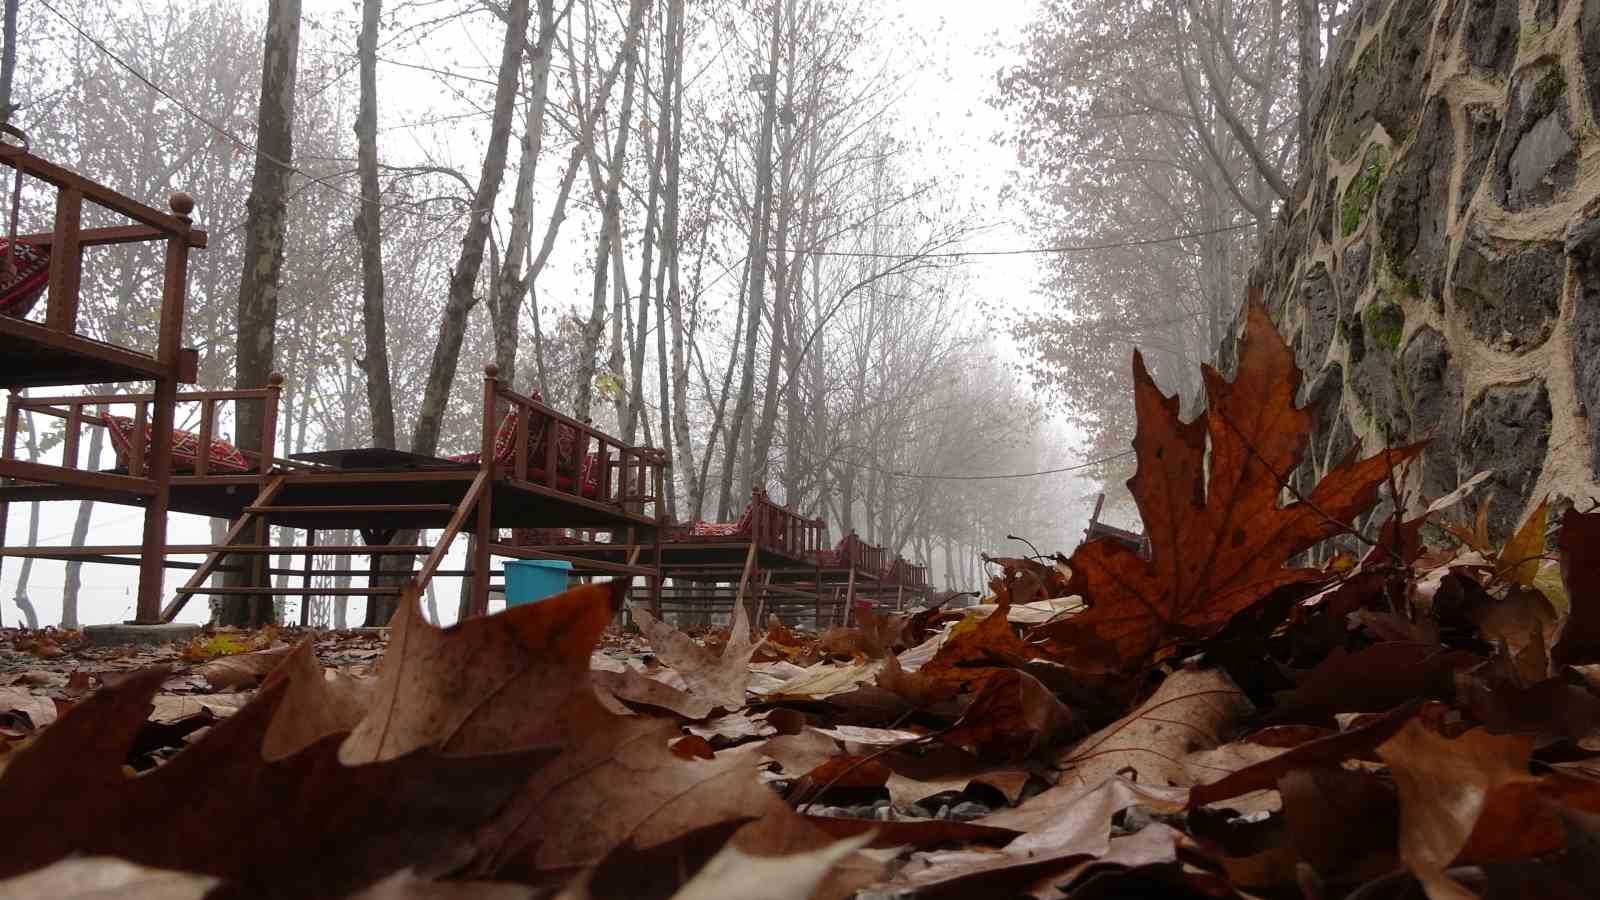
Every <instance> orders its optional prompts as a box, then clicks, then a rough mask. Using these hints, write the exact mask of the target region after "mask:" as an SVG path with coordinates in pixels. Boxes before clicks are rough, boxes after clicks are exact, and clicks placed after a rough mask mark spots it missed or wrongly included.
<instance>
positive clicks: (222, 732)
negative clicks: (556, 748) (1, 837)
mask: <svg viewBox="0 0 1600 900" xmlns="http://www.w3.org/2000/svg"><path fill="white" fill-rule="evenodd" d="M166 675H167V673H166V672H165V671H164V670H160V669H155V670H149V671H146V672H142V673H139V674H137V675H134V676H132V677H130V678H127V679H125V680H123V681H120V682H119V683H118V684H117V685H116V686H114V687H106V688H103V689H101V690H100V691H97V692H96V693H94V694H92V695H90V696H89V697H88V698H87V699H85V700H84V701H83V702H82V703H79V704H78V705H77V706H76V707H74V708H73V709H72V710H71V711H70V712H69V713H67V714H66V715H64V716H62V718H61V719H60V720H59V721H57V722H56V723H55V724H54V725H52V726H51V727H50V728H48V729H46V730H45V731H44V732H42V733H41V734H40V735H39V738H38V739H37V740H36V741H35V742H34V743H33V744H32V746H30V747H29V748H27V749H25V750H23V751H19V752H18V753H17V754H16V757H17V758H16V759H15V760H14V761H12V763H11V764H10V766H8V767H7V769H6V771H5V774H4V775H3V776H0V829H4V831H5V832H6V835H7V838H6V841H7V845H6V850H7V852H6V853H5V854H4V857H3V859H0V878H4V877H10V876H14V875H17V874H19V873H21V872H24V871H27V870H29V869H32V868H37V867H39V866H43V865H48V864H50V863H52V862H55V861H57V860H60V859H64V858H66V857H68V856H70V855H74V854H90V855H94V854H103V855H112V856H117V857H120V858H123V859H126V860H128V861H130V862H134V863H137V864H139V865H143V866H150V867H154V868H162V869H173V870H181V871H188V872H197V873H200V874H204V875H211V876H215V877H218V878H221V879H223V880H224V881H225V882H226V885H225V886H224V887H223V888H220V889H219V892H220V893H213V894H212V895H210V896H223V895H226V896H251V897H269V896H313V895H315V896H337V895H340V894H343V893H346V892H348V891H350V890H353V889H356V888H359V887H361V886H362V885H364V884H366V883H369V882H371V881H374V880H376V879H378V878H381V877H383V876H384V875H387V874H389V873H390V872H393V871H396V870H398V869H401V868H404V867H406V866H416V867H418V868H423V869H431V870H434V871H437V870H441V869H448V868H452V867H454V866H455V865H457V864H459V863H460V862H461V860H462V858H463V857H462V854H463V853H464V852H466V851H469V850H470V847H471V841H470V836H471V834H472V833H473V832H474V831H475V830H476V829H477V828H478V827H479V826H480V825H482V823H484V822H485V821H487V820H489V819H490V818H491V817H492V816H493V815H494V814H495V813H496V812H497V811H498V810H500V809H501V808H502V807H503V806H504V805H505V803H506V801H507V800H508V799H509V798H510V797H512V796H513V795H514V794H515V793H516V791H517V789H518V787H519V786H520V785H521V784H523V783H524V782H525V781H526V779H527V777H528V774H529V772H530V771H532V770H534V769H536V768H537V767H538V765H539V764H540V762H541V761H543V760H544V759H547V758H548V757H549V756H550V751H548V750H545V749H542V748H534V749H526V750H521V751H519V752H514V753H503V754H491V755H478V756H460V757H449V756H444V755H441V754H439V753H438V752H437V751H435V750H432V749H427V748H424V749H419V750H416V751H414V752H411V753H407V754H404V755H400V756H396V757H394V758H392V759H389V760H387V761H385V762H382V763H377V764H372V765H362V766H345V765H343V764H341V763H340V762H339V760H338V746H339V742H340V741H341V740H343V735H333V736H330V737H327V738H324V739H323V740H320V741H318V742H316V743H314V744H312V745H310V746H308V747H306V748H305V749H304V750H302V751H300V752H299V753H296V754H295V755H293V756H290V757H288V758H286V759H283V760H279V761H277V762H266V761H264V760H263V759H262V756H261V745H262V740H263V737H264V736H265V734H266V732H267V729H268V726H269V724H270V723H271V721H272V719H273V716H274V715H275V714H276V712H277V710H278V708H279V705H280V704H281V703H282V701H283V699H284V687H283V686H282V685H278V686H274V687H272V688H269V689H266V690H263V691H262V692H261V693H260V694H258V695H257V697H256V699H255V700H254V701H253V702H251V703H250V704H249V705H247V706H245V707H244V708H243V709H241V710H240V711H239V712H238V713H236V714H234V715H233V716H230V717H228V718H227V719H224V720H223V721H222V722H220V723H219V724H218V725H216V726H215V727H213V728H212V729H211V730H210V732H208V733H207V734H206V736H205V737H204V738H202V739H201V740H199V741H198V742H197V743H195V744H194V745H193V746H191V747H189V748H188V749H186V750H184V751H183V752H181V753H179V754H178V755H177V756H175V757H174V758H173V759H172V760H171V761H170V762H168V763H167V764H165V765H163V766H161V767H160V768H158V769H156V770H155V771H154V772H151V773H149V774H146V775H142V776H138V777H129V776H128V775H126V774H125V773H124V769H123V765H122V762H123V760H124V759H125V758H126V756H127V752H128V747H129V745H130V744H131V743H132V741H133V739H134V737H135V735H136V734H137V733H138V731H139V728H140V726H141V725H142V724H143V723H144V720H145V716H146V714H147V713H148V712H149V709H150V698H151V697H152V696H153V695H154V694H155V692H156V691H157V690H158V689H159V688H160V686H161V683H162V681H164V680H165V678H166ZM332 846H337V847H338V852H337V853H327V852H325V851H326V849H327V848H328V847H332ZM286 860H296V861H307V860H316V862H315V864H292V865H286V864H285V861H286Z"/></svg>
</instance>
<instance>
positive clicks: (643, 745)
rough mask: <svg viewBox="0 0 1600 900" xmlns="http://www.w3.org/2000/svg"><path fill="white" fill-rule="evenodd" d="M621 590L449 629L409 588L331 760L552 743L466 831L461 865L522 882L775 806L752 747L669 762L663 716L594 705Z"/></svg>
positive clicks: (608, 588) (587, 589) (590, 589)
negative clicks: (498, 805) (473, 836)
mask: <svg viewBox="0 0 1600 900" xmlns="http://www.w3.org/2000/svg"><path fill="white" fill-rule="evenodd" d="M626 591H627V581H626V580H623V579H619V580H617V581H613V582H610V583H607V584H596V585H585V586H582V587H578V588H574V589H572V590H569V591H566V592H564V593H562V594H558V595H556V596H554V597H551V598H549V599H546V600H543V601H541V602H539V603H535V604H529V605H525V606H518V607H513V608H511V609H508V610H506V611H505V612H502V613H498V614H496V615H493V616H485V617H480V618H473V619H468V620H466V621H464V622H461V623H459V624H457V625H454V626H452V627H450V628H438V627H436V626H434V625H431V624H429V623H428V622H427V620H426V619H425V618H424V617H423V616H422V615H421V606H420V603H419V602H418V598H417V597H415V596H411V597H407V598H404V600H403V602H402V605H401V607H400V609H399V611H398V612H397V613H396V615H395V619H394V620H392V622H391V626H390V627H391V631H390V639H389V649H388V652H387V653H386V654H385V656H384V658H383V659H382V661H381V662H380V663H379V667H378V683H377V686H376V688H375V689H374V698H373V702H372V707H371V709H370V711H369V712H368V713H367V715H366V717H365V718H363V719H362V721H361V723H360V724H359V725H357V727H356V729H355V730H354V731H353V732H352V733H351V735H350V737H349V739H348V740H347V741H346V742H345V745H344V747H343V748H342V751H341V753H342V758H344V759H346V760H362V759H387V758H390V757H392V756H394V755H395V754H398V753H403V752H406V751H407V750H408V749H410V748H412V747H417V746H424V745H438V746H441V747H442V748H443V749H444V750H445V751H447V752H450V753H474V752H484V751H488V750H493V749H499V748H511V747H523V746H530V745H541V744H558V745H560V746H561V747H562V752H561V754H560V755H559V756H557V757H556V758H555V759H554V760H552V761H551V762H550V763H549V764H548V765H546V766H544V767H543V768H541V769H540V770H539V771H538V772H536V773H535V774H534V775H533V776H532V777H531V778H530V779H528V781H527V782H526V784H524V785H523V787H522V790H521V791H520V792H519V793H518V795H517V797H516V798H515V799H514V800H513V801H512V803H511V804H510V805H509V806H508V807H507V808H506V809H505V810H504V811H503V812H502V814H501V815H500V817H499V818H498V819H497V820H496V821H495V822H494V823H492V824H491V825H489V826H488V827H486V828H485V829H483V830H482V832H480V834H479V847H478V855H477V857H476V859H475V860H474V862H473V864H472V866H471V868H470V870H469V872H468V874H472V875H494V874H497V873H502V872H509V873H514V875H515V877H517V878H526V879H529V880H536V879H537V878H539V877H540V873H548V872H552V871H557V870H568V869H573V868H577V867H582V866H589V865H593V864H595V863H598V862H599V861H601V860H602V859H604V858H605V856H606V855H607V853H609V852H610V851H612V850H613V849H615V848H617V847H619V846H622V845H624V844H627V843H629V842H632V844H633V845H634V846H637V847H640V848H648V847H653V846H656V845H658V844H661V843H665V842H667V841H669V840H672V839H673V838H675V837H677V836H679V835H682V834H685V833H688V832H690V831H693V830H695V829H698V828H703V827H706V826H710V825H714V824H717V823H719V822H725V821H728V820H731V819H750V818H755V817H759V816H760V815H762V814H763V813H764V811H766V810H770V809H771V808H772V807H771V806H770V805H769V804H768V802H767V801H771V802H773V803H776V804H777V805H778V806H779V807H783V803H782V801H781V800H778V798H777V797H776V795H774V794H773V793H772V791H771V790H769V789H768V788H766V787H764V786H763V785H761V784H760V782H759V781H758V780H757V777H756V769H757V760H756V758H755V756H754V751H755V748H754V747H750V748H737V749H735V750H730V751H726V752H723V753H719V754H716V756H715V758H714V759H711V760H702V759H695V760H685V759H681V758H679V757H677V756H675V755H674V754H673V752H672V748H671V747H670V745H669V742H670V741H672V740H673V739H675V738H677V737H678V736H679V735H680V734H681V733H682V732H681V730H680V728H679V726H678V723H677V721H676V720H675V719H665V718H654V717H648V716H642V715H629V716H623V715H616V714H615V713H613V712H611V711H610V710H609V709H608V708H607V707H606V706H604V705H602V703H601V702H600V700H599V699H598V697H597V695H596V688H595V685H594V684H593V683H592V681H591V679H590V675H589V667H590V656H591V653H592V651H593V649H594V647H595V646H596V644H597V643H598V641H599V638H600V635H601V633H602V632H603V631H604V630H605V628H606V625H607V624H608V623H609V622H610V621H611V619H612V616H613V615H614V613H615V612H616V610H617V609H618V608H619V607H620V606H621V602H622V599H623V597H624V596H625V595H626ZM732 640H733V641H737V640H738V637H737V636H735V637H734V638H733V639H732ZM740 652H742V651H740ZM741 705H742V704H741ZM784 808H785V809H787V808H786V807H784Z"/></svg>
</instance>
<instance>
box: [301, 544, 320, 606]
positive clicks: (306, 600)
mask: <svg viewBox="0 0 1600 900" xmlns="http://www.w3.org/2000/svg"><path fill="white" fill-rule="evenodd" d="M316 546H317V529H315V528H307V529H306V559H305V565H304V567H303V568H302V569H301V574H300V582H301V584H300V586H301V587H303V588H305V589H306V593H305V595H304V596H302V597H301V598H300V627H301V628H304V627H306V626H307V625H310V624H311V593H310V591H311V578H312V575H313V574H314V572H313V568H314V567H313V563H314V562H315V561H316V558H317V555H316V554H315V553H312V552H311V550H312V549H313V548H315V547H316Z"/></svg>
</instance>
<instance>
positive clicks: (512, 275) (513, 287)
mask: <svg viewBox="0 0 1600 900" xmlns="http://www.w3.org/2000/svg"><path fill="white" fill-rule="evenodd" d="M555 36H556V19H555V0H539V42H538V44H537V45H535V46H534V48H533V59H532V61H531V62H530V63H529V70H528V85H529V97H528V112H527V116H526V118H525V119H524V120H523V130H522V153H521V158H520V159H519V160H518V162H517V186H516V193H515V194H513V195H512V197H513V200H512V206H511V236H510V238H509V239H508V240H507V242H506V254H505V260H504V261H503V264H502V265H501V267H500V277H499V279H498V285H497V287H498V290H497V291H496V292H495V297H494V299H493V300H492V301H491V304H490V311H491V312H492V313H493V314H494V315H493V316H492V319H491V321H492V322H493V326H494V359H495V365H497V366H499V367H500V377H501V378H503V379H505V381H506V383H507V384H515V383H516V381H515V379H516V371H517V343H518V334H519V333H520V331H521V328H520V326H519V320H520V318H521V314H522V301H523V299H524V298H525V297H527V296H528V288H529V286H530V282H531V281H532V266H531V265H530V266H529V273H528V274H526V275H525V274H524V272H523V268H522V266H523V262H524V260H525V259H530V258H531V256H530V250H531V249H532V246H533V178H534V175H535V174H536V173H537V171H538V167H539V154H540V152H541V151H542V150H543V149H544V120H545V108H546V105H547V104H548V103H549V87H550V57H551V50H552V49H553V48H554V46H555ZM535 338H536V339H537V338H538V334H537V332H536V333H535ZM543 381H544V379H543V377H542V375H541V377H540V385H541V388H542V387H543Z"/></svg>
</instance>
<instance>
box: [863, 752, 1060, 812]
mask: <svg viewBox="0 0 1600 900" xmlns="http://www.w3.org/2000/svg"><path fill="white" fill-rule="evenodd" d="M889 767H890V769H891V770H893V769H894V764H893V763H892V762H891V763H890V764H889ZM1034 777H1036V776H1034V774H1033V773H1032V772H1028V771H1025V770H1022V769H992V770H988V771H980V772H972V773H961V774H954V775H947V776H943V777H932V778H914V777H911V776H909V775H905V774H902V773H901V772H899V771H898V770H895V771H894V772H893V774H891V775H890V776H889V780H888V782H886V783H885V784H884V787H886V788H888V789H889V800H890V802H891V803H893V804H894V805H895V806H897V807H901V806H912V805H914V804H916V803H920V802H921V801H923V800H926V799H928V798H929V797H932V796H935V795H937V794H949V793H965V792H966V791H968V790H970V789H971V788H972V786H973V785H983V786H984V787H987V788H989V789H991V790H993V791H995V792H996V793H998V794H1000V796H1002V797H1004V798H1005V801H1006V802H1007V803H1009V804H1015V803H1016V802H1017V801H1018V800H1020V799H1021V798H1022V791H1023V789H1024V788H1025V787H1026V786H1027V784H1028V782H1029V781H1030V780H1031V779H1033V778H1034Z"/></svg>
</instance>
